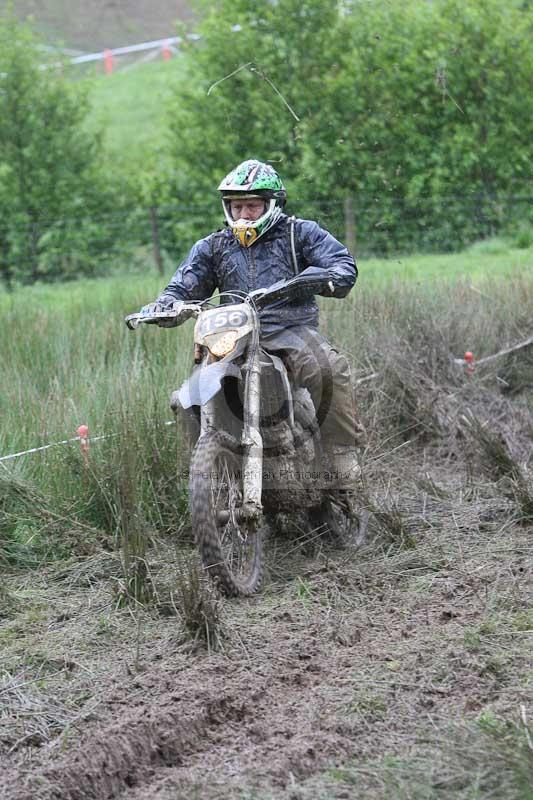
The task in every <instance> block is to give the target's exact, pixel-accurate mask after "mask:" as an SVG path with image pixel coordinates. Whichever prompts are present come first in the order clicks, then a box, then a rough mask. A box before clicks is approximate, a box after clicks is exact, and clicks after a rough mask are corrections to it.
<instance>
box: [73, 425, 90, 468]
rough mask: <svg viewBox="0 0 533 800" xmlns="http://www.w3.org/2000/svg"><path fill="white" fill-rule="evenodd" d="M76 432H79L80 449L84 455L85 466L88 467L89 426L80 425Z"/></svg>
mask: <svg viewBox="0 0 533 800" xmlns="http://www.w3.org/2000/svg"><path fill="white" fill-rule="evenodd" d="M76 433H77V434H78V438H79V440H80V450H81V453H82V456H83V463H84V465H85V468H87V467H88V466H89V445H90V442H89V426H88V425H79V426H78V427H77V428H76Z"/></svg>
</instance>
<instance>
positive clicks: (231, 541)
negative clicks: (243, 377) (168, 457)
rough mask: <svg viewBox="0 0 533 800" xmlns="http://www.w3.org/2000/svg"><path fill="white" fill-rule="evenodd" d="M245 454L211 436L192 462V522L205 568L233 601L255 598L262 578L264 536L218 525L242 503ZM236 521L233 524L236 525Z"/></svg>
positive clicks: (225, 438)
mask: <svg viewBox="0 0 533 800" xmlns="http://www.w3.org/2000/svg"><path fill="white" fill-rule="evenodd" d="M242 471H243V470H242V455H241V452H240V447H239V444H238V442H237V441H236V439H234V438H233V437H232V436H230V435H228V434H226V433H222V432H219V431H208V432H207V433H205V434H203V435H202V436H201V437H200V439H199V440H198V442H197V444H196V447H195V449H194V452H193V455H192V459H191V471H190V483H189V497H190V508H191V520H192V526H193V531H194V535H195V538H196V544H197V547H198V549H199V552H200V555H201V558H202V563H203V565H204V567H205V569H206V570H207V571H208V573H209V575H210V577H211V578H212V579H213V580H214V581H215V583H216V584H217V585H218V587H219V589H220V591H222V592H223V593H224V594H226V595H227V596H229V597H236V596H239V595H251V594H253V593H254V592H256V591H257V590H258V589H259V586H260V585H261V579H262V531H261V526H259V527H258V528H257V530H253V528H250V527H249V524H248V523H247V522H242V521H239V522H238V523H237V524H234V521H235V514H232V519H230V521H229V522H228V523H227V524H221V523H220V522H218V523H217V518H218V514H219V512H220V511H226V510H228V509H229V510H231V511H232V512H234V511H235V510H236V508H238V506H239V503H242ZM232 520H233V521H232Z"/></svg>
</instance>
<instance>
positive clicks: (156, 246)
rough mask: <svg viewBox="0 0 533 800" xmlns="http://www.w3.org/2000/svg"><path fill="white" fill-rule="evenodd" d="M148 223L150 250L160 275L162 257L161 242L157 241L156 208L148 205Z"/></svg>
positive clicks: (161, 271) (161, 272)
mask: <svg viewBox="0 0 533 800" xmlns="http://www.w3.org/2000/svg"><path fill="white" fill-rule="evenodd" d="M150 225H151V226H152V250H153V253H154V261H155V265H156V267H157V271H158V272H159V274H160V275H163V274H164V269H163V257H162V255H161V244H160V242H159V224H158V221H157V208H156V207H155V206H150Z"/></svg>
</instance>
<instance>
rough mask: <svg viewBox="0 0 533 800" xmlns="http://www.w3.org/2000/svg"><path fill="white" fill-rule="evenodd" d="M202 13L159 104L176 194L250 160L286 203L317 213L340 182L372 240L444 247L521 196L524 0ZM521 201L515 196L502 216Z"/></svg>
mask: <svg viewBox="0 0 533 800" xmlns="http://www.w3.org/2000/svg"><path fill="white" fill-rule="evenodd" d="M202 11H203V15H204V16H203V21H202V23H201V24H200V26H199V31H200V33H201V35H202V40H201V42H197V43H194V45H190V55H189V73H188V76H187V80H186V81H185V82H184V83H183V84H181V85H180V86H178V88H177V90H176V97H175V101H174V106H173V108H172V123H171V124H172V128H173V131H174V146H173V150H174V158H175V163H176V165H177V166H179V169H178V170H177V172H178V173H179V176H180V178H179V181H178V182H177V186H176V190H177V192H178V193H181V195H182V196H183V197H186V198H187V199H189V200H192V201H193V202H198V203H201V202H206V200H207V198H209V197H213V196H214V189H215V188H216V185H217V183H218V182H219V180H220V178H221V176H222V175H223V174H224V172H225V171H227V170H228V169H229V168H230V167H231V166H233V165H234V164H235V163H238V162H239V161H240V160H242V159H243V158H245V157H251V156H253V157H258V158H261V159H263V160H268V161H271V162H272V163H273V164H274V165H275V166H278V167H279V170H280V172H281V174H282V176H283V177H284V179H285V180H286V182H287V183H288V185H289V195H290V196H291V197H292V198H295V197H298V201H297V202H295V203H294V206H293V207H294V208H295V210H296V211H297V212H298V213H300V214H305V215H312V216H317V215H318V216H319V217H321V218H322V219H323V220H324V221H326V222H327V221H328V215H329V214H331V213H334V214H335V215H336V216H337V217H339V216H340V215H339V213H338V212H339V210H340V209H341V208H342V204H343V202H344V199H345V197H346V196H347V195H353V196H354V198H355V203H356V208H355V211H356V219H357V227H358V234H359V237H360V238H361V239H363V240H368V238H370V237H371V239H372V244H371V249H373V250H374V251H381V252H383V251H385V252H386V251H391V250H398V249H403V250H405V249H407V248H414V247H416V246H418V247H420V246H423V247H425V248H426V249H428V248H440V249H457V247H458V245H459V246H460V245H461V244H463V243H465V242H469V241H472V240H473V239H475V238H481V237H483V236H486V235H490V234H492V233H494V232H495V231H496V230H498V229H500V228H501V227H502V226H503V225H504V224H508V223H509V220H508V219H507V217H508V216H509V209H508V208H507V207H506V204H507V202H508V201H507V196H509V195H512V196H514V197H515V198H516V195H519V196H520V197H523V199H524V200H525V199H526V197H524V195H526V194H527V190H526V191H524V189H525V187H526V185H527V180H528V179H529V177H530V156H531V142H532V141H533V130H532V122H531V120H532V119H533V114H532V113H531V112H532V111H533V108H532V105H533V99H532V97H531V93H530V92H529V89H528V85H529V75H530V74H531V71H532V69H533V44H532V41H533V37H532V36H531V28H532V16H531V9H530V8H529V6H524V4H522V3H518V2H512V3H510V4H505V5H502V4H501V3H500V2H499V0H469V2H468V3H466V4H465V3H463V2H460V0H436V1H435V2H432V3H429V2H420V0H410V1H409V2H407V3H403V4H401V5H400V4H392V5H391V4H386V5H385V4H381V3H350V4H342V6H339V4H338V3H337V2H336V1H335V0H307V2H305V3H304V4H302V3H301V2H298V0H279V2H276V3H268V4H261V5H258V4H257V3H253V2H251V0H237V2H234V1H233V0H231V2H230V0H219V1H218V2H217V3H216V4H214V5H210V6H209V8H203V7H202ZM289 106H290V108H289ZM293 112H294V114H296V116H297V117H298V119H295V116H294V114H293ZM183 131H187V135H186V136H184V135H183ZM509 153H512V158H509ZM526 208H527V206H526V205H525V203H524V202H522V200H520V201H516V202H515V205H514V206H513V208H512V212H513V215H514V217H515V218H516V219H517V220H519V219H521V218H522V217H523V215H524V213H525V210H526ZM215 212H216V202H215V200H213V212H212V213H211V214H210V215H209V220H211V219H213V220H214V219H215ZM204 220H205V212H204ZM336 232H337V233H341V229H340V228H338V229H337V231H336Z"/></svg>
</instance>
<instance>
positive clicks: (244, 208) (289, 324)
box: [141, 160, 361, 490]
mask: <svg viewBox="0 0 533 800" xmlns="http://www.w3.org/2000/svg"><path fill="white" fill-rule="evenodd" d="M218 191H219V192H220V195H221V199H222V208H223V211H224V216H225V219H226V227H225V228H224V229H223V230H220V231H216V232H215V233H212V234H210V235H209V236H207V237H206V238H204V239H201V240H200V241H198V242H196V244H195V245H194V246H193V247H192V249H191V251H190V253H189V255H188V256H187V258H186V259H185V260H184V261H183V263H182V264H181V265H180V267H179V268H178V270H177V271H176V273H175V274H174V276H173V278H172V280H171V281H170V283H169V284H168V286H167V287H166V289H165V290H164V291H163V293H162V294H161V295H160V296H159V297H158V298H157V300H156V301H155V302H154V303H151V304H149V305H147V306H144V307H143V308H142V309H141V314H147V315H151V314H154V313H157V312H159V311H167V310H170V309H173V310H178V309H179V307H180V305H181V304H182V303H184V302H187V301H191V300H202V299H204V298H207V297H210V296H211V295H212V294H213V293H214V292H215V290H216V289H217V288H218V289H219V290H220V291H221V292H222V291H224V292H229V291H232V290H239V291H241V292H243V291H244V292H251V291H253V290H257V289H263V288H268V287H269V286H271V285H272V284H273V283H276V282H277V281H279V280H282V279H286V278H287V279H288V278H291V277H294V275H295V273H299V272H301V271H302V270H303V269H305V268H306V267H308V266H314V267H320V268H322V269H325V270H327V272H328V276H329V286H328V288H327V289H326V290H325V291H323V292H322V295H323V296H330V297H336V298H342V297H345V296H346V295H347V294H348V292H349V291H350V289H351V288H352V286H353V285H354V283H355V281H356V278H357V267H356V264H355V261H354V259H353V257H352V256H351V255H350V253H349V252H348V250H347V249H346V247H344V246H343V245H342V244H341V243H340V242H338V241H337V240H336V239H335V238H334V237H333V236H332V235H331V234H330V233H328V232H327V231H326V230H324V229H323V228H321V227H320V226H319V225H318V224H317V223H316V222H313V221H310V220H304V219H295V218H294V217H288V216H287V215H286V214H284V213H283V208H284V205H285V201H286V196H287V193H286V191H285V187H284V186H283V183H282V182H281V179H280V177H279V176H278V174H277V172H276V171H275V170H274V169H273V168H272V167H271V166H270V165H269V164H265V163H263V162H260V161H256V160H247V161H244V162H242V163H241V164H239V165H238V166H237V167H236V168H235V169H233V170H232V171H231V172H230V173H229V174H228V175H227V176H226V177H225V178H224V180H223V181H222V183H221V184H220V186H219V187H218ZM260 320H261V345H262V347H263V348H264V349H265V350H267V351H268V352H271V353H274V354H277V355H279V356H281V357H282V358H283V361H284V363H285V365H286V367H287V370H288V371H289V373H290V376H291V378H292V380H293V381H294V383H295V384H296V385H298V386H303V387H305V388H306V389H307V390H308V391H309V393H310V395H311V398H312V400H313V404H314V406H315V410H316V413H317V418H318V421H319V423H320V425H321V432H322V440H323V442H324V447H325V450H326V452H327V454H328V457H329V460H330V463H331V465H332V467H333V469H334V470H335V472H338V475H339V476H340V482H339V484H338V485H339V488H341V489H344V490H350V489H351V488H352V486H353V484H354V481H355V479H356V477H357V476H358V474H359V467H358V462H357V451H356V445H357V443H358V440H359V439H360V436H361V428H360V426H359V424H358V422H357V420H356V416H355V408H354V397H353V389H352V385H351V379H350V368H349V365H348V361H347V359H346V358H345V356H344V355H342V354H341V353H339V351H338V350H337V349H336V348H334V347H333V346H332V345H331V344H330V343H329V342H328V341H327V339H326V338H325V337H324V336H322V335H321V334H320V333H319V331H318V307H317V304H316V301H315V298H314V297H313V296H309V294H307V295H306V296H303V297H296V298H294V299H290V300H280V301H277V302H275V303H273V304H272V305H269V306H267V307H266V308H264V309H263V310H262V311H261V316H260Z"/></svg>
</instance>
